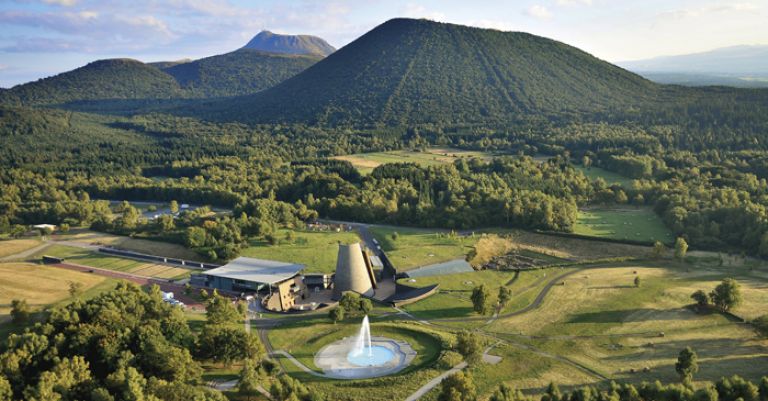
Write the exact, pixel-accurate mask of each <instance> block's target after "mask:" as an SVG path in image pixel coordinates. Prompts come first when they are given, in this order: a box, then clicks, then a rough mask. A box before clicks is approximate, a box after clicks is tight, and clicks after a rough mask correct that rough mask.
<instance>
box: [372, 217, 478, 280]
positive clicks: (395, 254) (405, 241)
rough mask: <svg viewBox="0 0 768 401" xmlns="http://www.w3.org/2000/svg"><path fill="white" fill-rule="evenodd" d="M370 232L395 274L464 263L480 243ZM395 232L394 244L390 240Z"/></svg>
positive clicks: (439, 235) (411, 232) (410, 232)
mask: <svg viewBox="0 0 768 401" xmlns="http://www.w3.org/2000/svg"><path fill="white" fill-rule="evenodd" d="M369 231H370V232H371V234H373V236H374V237H375V238H376V240H377V241H379V244H380V245H381V248H382V249H383V250H384V252H386V253H387V256H388V257H389V260H390V261H391V262H392V264H393V265H395V267H396V268H397V270H398V271H407V270H412V269H414V268H417V267H420V266H425V265H431V264H435V263H440V262H446V261H449V260H453V259H463V258H464V257H465V256H466V255H467V252H469V251H470V250H471V247H472V246H474V245H475V243H476V242H477V240H478V239H480V237H479V236H475V237H471V236H470V237H463V236H459V235H450V234H448V233H443V232H435V231H430V230H421V229H415V228H406V227H397V228H395V227H370V228H369ZM395 232H397V234H398V238H397V240H395V239H393V238H392V234H393V233H395Z"/></svg>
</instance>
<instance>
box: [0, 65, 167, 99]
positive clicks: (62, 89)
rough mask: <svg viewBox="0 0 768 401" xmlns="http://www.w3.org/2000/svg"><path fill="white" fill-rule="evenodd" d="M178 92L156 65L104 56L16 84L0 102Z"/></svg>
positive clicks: (158, 95) (155, 96) (161, 96)
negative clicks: (37, 78)
mask: <svg viewBox="0 0 768 401" xmlns="http://www.w3.org/2000/svg"><path fill="white" fill-rule="evenodd" d="M179 95H180V87H179V84H178V83H177V82H176V81H175V80H174V79H173V77H171V76H170V75H168V74H166V73H164V72H162V71H160V70H158V69H157V68H155V67H152V66H150V65H147V64H144V63H142V62H141V61H137V60H132V59H108V60H98V61H94V62H92V63H89V64H87V65H85V66H83V67H80V68H77V69H75V70H72V71H68V72H64V73H61V74H58V75H55V76H52V77H49V78H44V79H40V80H37V81H34V82H30V83H27V84H23V85H17V86H15V87H13V88H11V89H9V90H7V91H4V92H2V93H0V102H1V103H6V104H16V105H24V106H29V105H46V104H61V103H67V102H71V101H76V100H98V99H143V98H152V99H167V98H170V97H175V96H179Z"/></svg>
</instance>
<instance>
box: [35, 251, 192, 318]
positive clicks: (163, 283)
mask: <svg viewBox="0 0 768 401" xmlns="http://www.w3.org/2000/svg"><path fill="white" fill-rule="evenodd" d="M47 266H54V267H60V268H62V269H67V270H74V271H79V272H85V273H93V274H97V275H99V276H104V277H110V278H116V279H122V280H128V281H131V282H133V283H136V284H138V285H148V284H157V285H158V286H159V287H160V289H161V290H162V291H164V292H172V293H173V296H174V298H176V299H178V300H179V301H181V302H184V304H185V305H186V306H187V307H189V308H193V309H201V308H204V305H203V304H202V303H200V302H199V301H197V300H195V299H194V298H191V297H188V296H186V295H184V286H182V285H179V284H173V283H169V282H168V281H167V280H161V279H154V278H150V277H144V276H137V275H135V274H130V273H125V272H119V271H115V270H109V269H100V268H97V267H91V266H84V265H78V264H74V263H69V262H65V263H56V264H50V265H47Z"/></svg>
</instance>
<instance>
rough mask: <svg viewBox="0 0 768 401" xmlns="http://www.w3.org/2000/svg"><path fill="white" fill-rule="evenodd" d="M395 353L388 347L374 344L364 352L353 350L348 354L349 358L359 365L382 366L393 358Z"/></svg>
mask: <svg viewBox="0 0 768 401" xmlns="http://www.w3.org/2000/svg"><path fill="white" fill-rule="evenodd" d="M394 357H395V353H394V352H392V350H390V349H389V348H387V347H383V346H381V345H374V346H371V348H367V347H366V349H365V350H363V352H360V353H358V352H355V351H352V352H350V353H349V354H347V360H348V361H349V362H351V363H352V364H353V365H357V366H381V365H384V364H385V363H387V362H389V361H391V360H392V358H394Z"/></svg>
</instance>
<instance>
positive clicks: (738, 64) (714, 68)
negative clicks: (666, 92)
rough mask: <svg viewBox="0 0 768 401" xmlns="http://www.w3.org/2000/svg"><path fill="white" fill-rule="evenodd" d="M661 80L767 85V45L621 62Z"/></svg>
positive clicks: (699, 83)
mask: <svg viewBox="0 0 768 401" xmlns="http://www.w3.org/2000/svg"><path fill="white" fill-rule="evenodd" d="M618 65H620V66H622V67H624V68H626V69H628V70H631V71H634V72H637V73H638V74H641V75H643V76H645V77H647V78H649V79H651V80H654V81H657V82H660V83H673V84H681V85H692V86H702V85H726V86H741V87H765V86H768V46H732V47H724V48H720V49H715V50H711V51H707V52H702V53H694V54H685V55H679V56H665V57H656V58H652V59H647V60H636V61H625V62H619V63H618Z"/></svg>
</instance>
